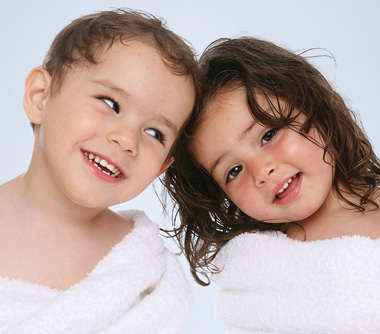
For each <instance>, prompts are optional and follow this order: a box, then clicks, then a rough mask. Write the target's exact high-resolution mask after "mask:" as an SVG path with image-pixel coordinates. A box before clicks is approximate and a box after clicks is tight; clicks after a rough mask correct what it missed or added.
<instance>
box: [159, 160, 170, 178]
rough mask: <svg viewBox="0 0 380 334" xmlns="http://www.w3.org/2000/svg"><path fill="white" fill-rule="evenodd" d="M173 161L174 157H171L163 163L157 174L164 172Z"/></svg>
mask: <svg viewBox="0 0 380 334" xmlns="http://www.w3.org/2000/svg"><path fill="white" fill-rule="evenodd" d="M173 161H174V158H173V157H171V158H170V160H169V161H168V162H167V163H166V164H163V165H162V167H161V169H160V171H159V172H158V173H157V176H160V175H161V174H162V173H163V172H165V171H166V170H167V169H168V167H169V166H170V165H171V164H172V163H173Z"/></svg>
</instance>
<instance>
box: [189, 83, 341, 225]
mask: <svg viewBox="0 0 380 334" xmlns="http://www.w3.org/2000/svg"><path fill="white" fill-rule="evenodd" d="M257 99H258V102H259V103H260V105H261V107H262V108H263V109H266V110H268V111H269V110H270V109H269V105H268V102H267V101H266V100H265V98H264V97H262V96H260V95H259V96H257ZM299 121H300V122H302V121H303V119H302V115H301V116H300V119H299ZM308 135H309V136H310V137H311V138H312V139H314V140H316V141H317V142H321V140H320V138H319V136H318V134H317V132H316V131H315V130H313V129H311V131H310V132H309V134H308ZM192 149H193V153H194V156H195V158H196V159H197V160H198V162H199V163H200V164H201V165H202V166H203V167H204V168H206V170H207V171H208V172H209V173H210V174H211V176H212V177H213V178H214V179H215V180H216V182H217V183H218V184H219V186H220V187H221V188H222V189H223V191H224V192H225V193H226V194H227V195H228V197H229V198H230V199H231V200H232V201H233V202H234V203H235V204H236V205H237V206H238V207H239V208H240V209H241V210H242V211H243V212H245V213H246V214H247V215H249V216H250V217H252V218H254V219H257V220H260V221H265V222H268V223H282V222H290V221H300V220H303V219H306V218H308V217H310V216H311V215H313V214H314V213H316V212H317V211H318V210H320V209H322V208H324V207H326V206H328V205H329V204H330V203H333V202H335V197H334V196H333V194H332V183H333V173H334V171H333V163H332V159H331V157H330V156H329V155H328V154H327V155H326V162H325V161H324V160H323V149H322V148H321V147H320V146H318V145H316V144H315V143H313V142H312V141H311V140H309V139H307V138H305V137H304V136H302V135H300V134H299V133H297V132H296V131H294V130H291V129H289V128H281V129H273V128H267V127H263V126H261V125H259V124H257V122H256V121H255V120H254V119H253V117H252V115H251V113H250V111H249V109H248V106H247V102H246V91H245V88H239V89H235V90H231V91H228V92H224V93H221V94H219V95H217V96H216V98H214V100H212V101H211V103H210V104H209V108H208V109H207V111H206V116H205V118H204V120H203V122H202V123H201V125H200V126H199V128H198V130H197V132H196V136H195V138H194V141H193V145H192Z"/></svg>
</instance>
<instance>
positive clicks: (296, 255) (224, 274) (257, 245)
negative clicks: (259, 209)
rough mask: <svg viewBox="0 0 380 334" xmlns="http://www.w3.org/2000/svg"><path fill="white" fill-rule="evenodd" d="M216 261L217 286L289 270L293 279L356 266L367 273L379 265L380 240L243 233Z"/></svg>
mask: <svg viewBox="0 0 380 334" xmlns="http://www.w3.org/2000/svg"><path fill="white" fill-rule="evenodd" d="M215 264H216V266H217V267H218V268H219V269H220V273H218V274H216V275H213V280H215V281H217V284H218V285H219V283H221V284H224V283H223V282H229V281H235V282H236V281H239V280H241V283H242V282H243V281H245V280H246V277H256V278H257V277H259V276H261V277H263V279H264V280H266V279H268V278H269V277H272V278H273V279H277V278H276V277H279V274H280V276H281V273H284V272H289V270H290V271H293V274H294V275H295V276H294V275H293V278H294V279H295V278H296V276H297V275H299V276H300V277H302V276H305V275H309V274H310V275H311V276H313V275H319V274H321V273H324V274H327V273H331V275H335V274H336V273H334V270H343V271H344V270H346V269H347V270H351V269H350V268H352V266H353V265H355V268H356V269H355V270H356V271H357V272H359V271H360V270H363V271H364V272H368V271H371V270H372V269H373V268H376V267H377V268H380V239H371V238H369V237H363V236H358V235H354V236H343V237H338V238H332V239H326V240H316V241H310V242H303V241H298V240H294V239H291V238H288V237H287V235H286V234H284V233H282V232H275V231H270V232H256V233H243V234H241V235H239V236H237V237H235V238H234V239H232V240H230V241H229V242H228V243H227V244H226V245H225V246H224V247H223V248H222V249H221V251H220V252H219V254H218V256H217V258H216V261H215ZM292 268H293V269H292ZM344 268H346V269H344ZM359 268H361V269H359ZM371 268H372V269H371ZM372 271H373V270H372ZM246 283H247V282H246ZM248 283H249V282H248ZM242 284H243V283H242ZM244 284H245V283H244Z"/></svg>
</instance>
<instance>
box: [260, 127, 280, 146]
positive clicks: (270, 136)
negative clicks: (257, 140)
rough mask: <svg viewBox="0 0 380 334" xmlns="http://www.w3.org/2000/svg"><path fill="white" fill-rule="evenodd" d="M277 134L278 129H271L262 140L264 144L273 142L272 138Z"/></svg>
mask: <svg viewBox="0 0 380 334" xmlns="http://www.w3.org/2000/svg"><path fill="white" fill-rule="evenodd" d="M276 132H277V129H271V130H269V131H267V132H265V134H264V136H263V138H262V139H261V141H262V143H263V144H266V143H267V142H269V141H270V140H272V138H273V137H274V136H275V135H276Z"/></svg>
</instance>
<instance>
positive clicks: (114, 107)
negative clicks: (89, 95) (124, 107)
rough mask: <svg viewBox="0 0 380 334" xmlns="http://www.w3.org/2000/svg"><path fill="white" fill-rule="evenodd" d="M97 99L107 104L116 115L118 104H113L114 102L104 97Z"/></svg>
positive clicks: (118, 110)
mask: <svg viewBox="0 0 380 334" xmlns="http://www.w3.org/2000/svg"><path fill="white" fill-rule="evenodd" d="M99 99H100V100H102V101H103V102H105V103H106V104H108V106H109V107H110V108H111V109H113V110H115V112H116V114H118V113H119V112H120V107H119V104H118V103H117V102H115V101H114V100H112V99H110V98H109V97H104V96H101V97H99Z"/></svg>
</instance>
